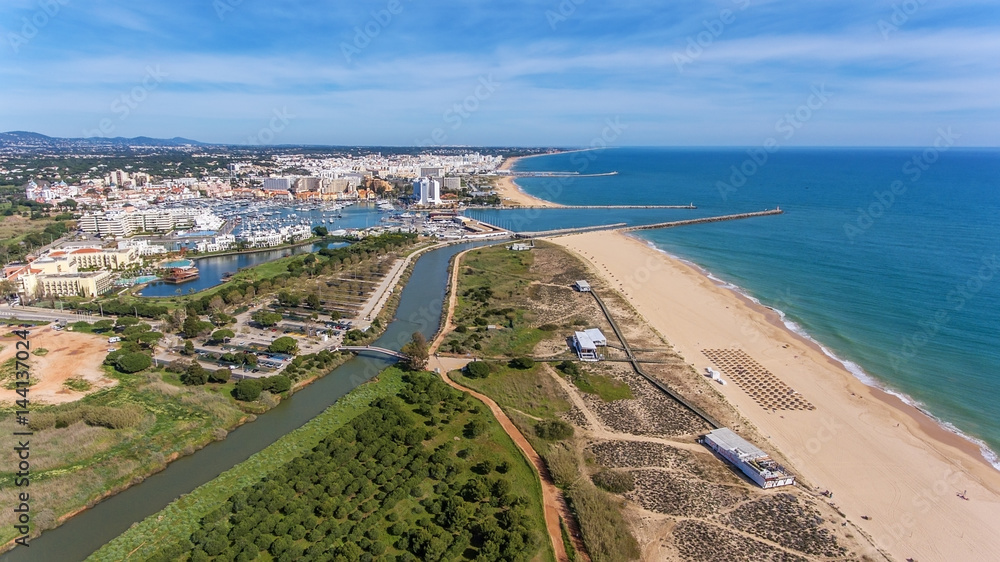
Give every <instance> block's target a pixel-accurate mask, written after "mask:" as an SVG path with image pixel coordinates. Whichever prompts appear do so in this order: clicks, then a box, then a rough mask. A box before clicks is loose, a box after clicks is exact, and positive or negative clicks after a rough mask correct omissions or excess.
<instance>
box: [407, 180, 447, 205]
mask: <svg viewBox="0 0 1000 562" xmlns="http://www.w3.org/2000/svg"><path fill="white" fill-rule="evenodd" d="M413 197H414V198H415V199H417V202H418V203H419V204H420V205H440V204H441V182H439V181H437V180H435V179H431V178H428V177H421V178H418V179H417V180H416V181H414V182H413Z"/></svg>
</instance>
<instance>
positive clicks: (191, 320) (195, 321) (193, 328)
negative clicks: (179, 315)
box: [181, 314, 211, 338]
mask: <svg viewBox="0 0 1000 562" xmlns="http://www.w3.org/2000/svg"><path fill="white" fill-rule="evenodd" d="M206 325H207V326H208V327H211V324H210V323H208V322H202V321H201V320H200V319H199V318H198V315H197V314H188V315H187V318H185V319H184V324H183V325H182V326H181V329H182V330H183V331H184V336H185V337H188V338H193V337H196V336H198V335H199V334H201V333H202V332H204V331H205V330H206Z"/></svg>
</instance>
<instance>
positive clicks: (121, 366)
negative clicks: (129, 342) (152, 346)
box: [114, 352, 153, 373]
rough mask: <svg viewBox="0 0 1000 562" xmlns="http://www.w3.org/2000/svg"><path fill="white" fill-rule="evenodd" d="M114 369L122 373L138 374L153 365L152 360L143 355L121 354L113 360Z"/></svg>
mask: <svg viewBox="0 0 1000 562" xmlns="http://www.w3.org/2000/svg"><path fill="white" fill-rule="evenodd" d="M114 361H115V369H117V370H118V371H120V372H122V373H138V372H139V371H142V370H143V369H148V368H149V367H150V366H151V365H152V364H153V359H152V358H151V357H150V356H148V355H146V354H145V353H136V352H130V353H123V354H121V355H119V356H117V357H115V359H114Z"/></svg>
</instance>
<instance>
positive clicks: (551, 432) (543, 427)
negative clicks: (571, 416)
mask: <svg viewBox="0 0 1000 562" xmlns="http://www.w3.org/2000/svg"><path fill="white" fill-rule="evenodd" d="M535 435H537V436H539V437H541V438H542V439H548V440H550V441H559V440H562V439H567V438H569V437H572V436H573V426H572V425H570V424H568V423H566V422H564V421H562V420H542V421H540V422H538V423H536V424H535Z"/></svg>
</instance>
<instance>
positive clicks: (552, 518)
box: [441, 371, 590, 562]
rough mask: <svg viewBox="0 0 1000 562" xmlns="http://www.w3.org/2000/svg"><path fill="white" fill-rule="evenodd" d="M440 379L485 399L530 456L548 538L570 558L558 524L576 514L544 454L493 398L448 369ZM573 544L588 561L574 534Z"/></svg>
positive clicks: (561, 557)
mask: <svg viewBox="0 0 1000 562" xmlns="http://www.w3.org/2000/svg"><path fill="white" fill-rule="evenodd" d="M441 378H442V379H443V380H444V382H446V383H448V384H449V385H450V386H451V387H453V388H455V389H457V390H460V391H462V392H468V393H469V394H471V395H472V396H474V397H475V398H477V399H479V400H480V401H482V402H483V403H484V404H486V406H488V407H489V409H490V412H492V413H493V417H495V418H496V419H497V421H498V422H500V425H501V426H502V427H503V430H504V431H505V432H506V433H507V435H509V436H510V438H511V439H512V440H513V441H514V443H515V444H516V445H517V447H518V448H519V449H521V452H522V453H523V454H524V456H525V457H527V459H528V461H530V462H531V464H532V465H533V466H534V467H535V470H536V471H537V472H538V476H539V479H540V480H541V483H542V506H543V508H544V511H545V528H546V530H547V531H548V533H549V540H551V541H552V548H553V550H555V553H556V560H559V561H560V562H562V561H568V560H569V555H568V554H567V553H566V547H565V545H564V544H563V540H562V529H561V528H560V527H559V518H560V516H561V517H562V519H564V520H566V521H567V522H570V521H573V514H572V512H570V509H569V505H567V504H566V498H565V497H563V494H562V490H560V489H559V488H557V487H556V485H555V484H553V483H552V475H550V474H549V469H548V467H546V466H545V462H544V461H543V460H542V457H541V456H539V455H538V453H537V452H535V449H534V448H532V446H531V444H530V443H528V440H527V439H526V438H525V437H524V435H523V434H521V432H520V430H518V429H517V427H516V426H515V425H514V422H512V421H511V419H510V418H509V417H507V414H505V413H504V411H503V409H501V408H500V406H499V405H497V403H496V402H494V401H493V400H492V399H490V397H488V396H486V395H484V394H480V393H478V392H476V391H475V390H472V389H470V388H466V387H464V386H462V385H460V384H458V383H457V382H455V381H453V380H451V378H450V377H449V376H448V375H447V373H446V372H444V371H442V373H441ZM572 540H573V544H574V547H575V548H576V551H577V556H578V557H580V558H581V559H583V560H589V559H590V558H589V557H588V556H587V555H586V554H585V553H586V550H584V546H583V541H582V540H581V539H580V538H579V537H572Z"/></svg>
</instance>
